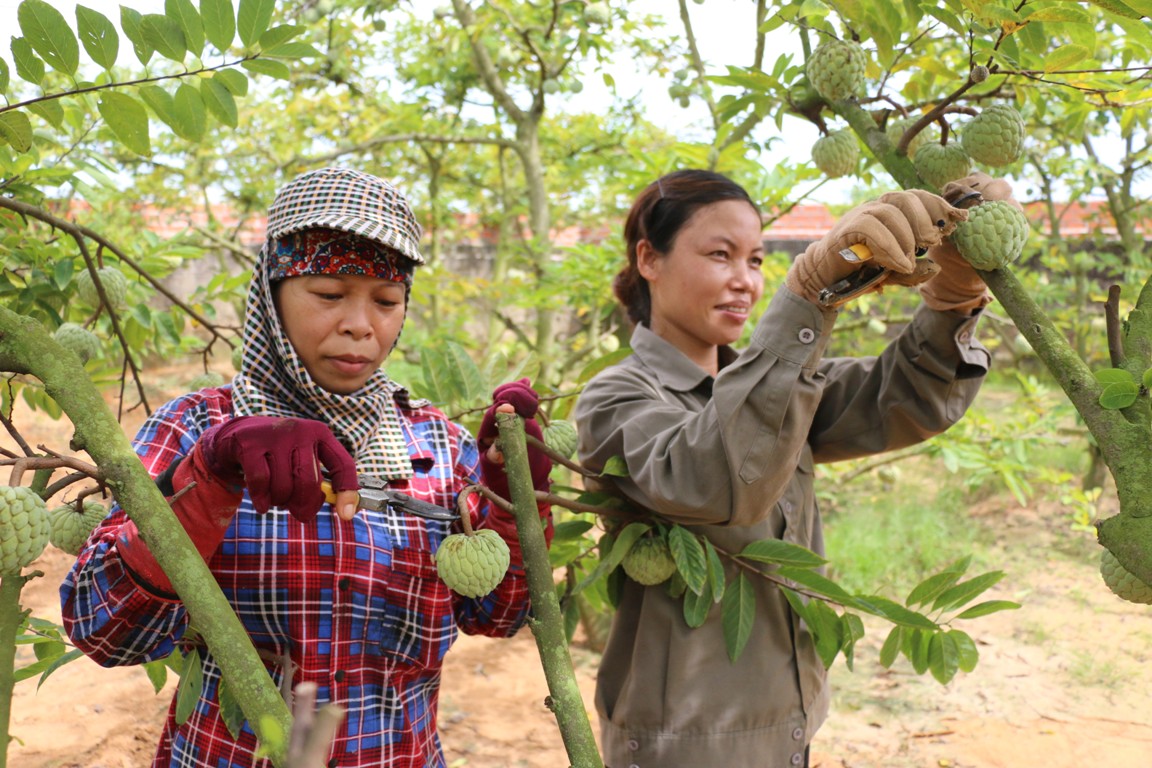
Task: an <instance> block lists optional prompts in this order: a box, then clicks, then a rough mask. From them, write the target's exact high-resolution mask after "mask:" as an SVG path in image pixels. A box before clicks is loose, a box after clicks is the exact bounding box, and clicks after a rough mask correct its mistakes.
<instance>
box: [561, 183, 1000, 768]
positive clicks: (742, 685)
mask: <svg viewBox="0 0 1152 768" xmlns="http://www.w3.org/2000/svg"><path fill="white" fill-rule="evenodd" d="M962 183H963V184H965V185H967V186H968V187H972V188H975V189H976V190H977V191H980V192H983V193H984V194H985V196H986V197H992V198H997V197H998V198H1008V197H1010V189H1008V187H1007V184H1005V183H1004V182H1001V181H994V180H992V179H990V178H988V177H987V176H983V175H977V176H973V177H969V178H968V179H965V180H964V181H963V182H962ZM965 216H966V212H965V211H962V210H960V209H957V208H954V207H952V206H951V205H949V204H948V203H947V202H946V201H945V200H944V199H943V198H941V197H938V196H936V195H932V194H929V193H927V192H922V191H917V190H913V191H906V192H894V193H889V194H886V195H884V196H882V197H881V198H880V199H879V200H877V201H874V202H869V203H865V204H863V205H860V206H858V207H856V208H854V209H852V210H851V211H849V212H848V213H847V214H845V215H844V216H843V217H842V218H841V219H840V221H839V222H837V224H836V225H835V227H834V228H833V229H832V231H831V232H829V234H828V235H827V236H825V237H824V238H823V239H821V240H820V241H818V242H816V243H813V244H812V245H811V246H810V247H809V248H808V249H807V250H806V251H805V252H804V253H803V254H801V255H800V256H799V257H797V259H796V261H795V263H794V264H793V266H792V267H791V269H790V271H789V272H788V275H787V277H786V279H785V284H784V285H783V286H781V287H780V288H779V289H778V290H777V291H776V292H775V294H774V296H773V297H772V299H771V301H770V302H769V304H768V306H767V308H766V310H765V311H764V314H763V315H762V316H761V317H760V318H759V320H758V321H757V322H756V326H755V329H754V331H753V333H752V336H751V340H750V343H749V346H748V348H747V349H745V350H742V351H739V352H737V351H735V350H733V349H732V348H731V346H729V345H731V344H733V343H735V342H736V341H737V340H738V339H739V338H740V336H741V333H742V331H743V329H744V326H745V323H746V322H748V320H749V319H750V313H751V311H752V308H753V307H754V306H755V305H756V302H757V300H758V299H760V298H761V296H762V294H763V291H764V276H763V274H762V273H761V270H760V267H761V262H762V260H763V244H762V223H761V217H760V213H759V211H758V210H757V208H756V205H755V204H754V203H753V202H752V200H751V199H750V198H749V196H748V194H747V193H746V192H745V191H744V190H743V189H742V188H741V187H740V186H739V185H737V184H735V183H734V182H732V181H731V180H729V179H727V178H726V177H724V176H721V175H719V174H715V173H711V172H708V171H696V170H688V171H678V172H675V173H672V174H668V175H666V176H663V177H662V178H660V179H659V180H657V181H656V182H653V183H652V184H651V185H649V186H648V187H647V188H646V189H645V190H644V191H643V192H642V193H641V194H640V196H639V197H638V198H637V200H636V201H635V203H634V204H633V206H632V209H631V211H630V213H629V215H628V218H627V221H626V223H625V228H624V235H625V240H626V241H627V248H628V251H627V256H628V262H627V264H626V266H625V267H624V268H623V269H622V270H621V272H620V273H619V274H618V275H617V277H616V280H615V284H614V290H615V293H616V296H617V298H618V299H619V300H620V302H621V303H622V304H623V305H624V307H625V308H626V309H627V311H628V315H629V317H630V319H631V320H632V322H633V323H634V324H635V330H634V333H633V335H632V342H631V344H632V355H631V356H630V357H628V358H626V359H625V360H623V361H622V362H621V363H619V364H617V365H615V366H613V367H611V368H609V369H607V370H605V371H604V372H602V373H601V374H599V375H598V376H596V377H595V378H594V379H593V380H592V381H591V382H589V384H588V385H587V387H586V388H585V389H584V392H583V394H582V395H581V396H580V399H579V402H578V404H577V406H576V412H575V418H576V421H577V424H578V428H579V432H580V449H579V451H580V458H581V461H582V462H583V463H584V464H585V465H586V466H587V467H588V468H589V469H591V470H594V471H599V470H600V469H602V468H603V467H604V465H605V463H606V462H607V461H608V460H609V459H610V458H612V457H615V456H620V457H623V459H624V460H625V462H626V463H627V466H628V471H629V474H628V476H627V477H623V478H611V479H610V484H609V488H608V490H611V491H613V492H615V493H618V494H620V495H622V496H624V497H626V499H627V500H628V502H629V503H630V504H631V506H632V507H634V508H639V509H641V510H647V511H649V512H651V513H654V514H655V515H658V516H659V517H660V518H662V519H664V520H666V521H671V522H675V523H680V524H682V525H685V526H689V528H690V530H692V531H693V532H695V533H698V534H701V535H703V536H706V537H708V538H709V539H710V540H711V541H712V542H713V543H714V544H715V545H716V546H717V547H719V548H720V549H723V550H726V551H737V552H738V551H740V550H741V549H742V548H743V546H744V545H745V544H747V543H748V542H751V541H755V540H757V539H764V538H778V539H783V540H785V541H788V542H792V543H795V544H799V545H801V546H805V547H808V548H810V549H812V550H815V551H816V552H822V551H823V547H824V542H823V536H822V533H821V523H820V515H819V511H818V510H817V507H816V496H815V493H814V491H813V487H812V480H813V465H814V463H816V462H822V461H835V460H839V459H847V458H852V457H856V456H864V455H868V454H874V453H879V452H882V451H889V450H893V449H896V448H901V447H903V446H907V445H911V444H914V443H917V442H920V441H922V440H925V439H927V438H929V437H931V436H933V435H936V434H939V433H940V432H943V431H944V430H945V429H947V428H948V427H949V426H951V425H952V424H953V423H955V422H956V421H957V420H958V419H959V418H960V416H961V415H962V414H963V413H964V411H965V409H966V408H967V407H968V405H969V404H970V403H971V402H972V400H973V398H974V397H975V395H976V392H977V390H978V388H979V387H980V384H981V382H982V381H983V377H984V375H985V374H986V372H987V370H988V362H989V356H988V353H987V351H986V350H985V349H984V348H983V347H982V346H981V345H980V344H979V343H978V342H977V341H976V340H975V339H974V336H973V329H974V327H975V325H976V320H977V316H978V315H979V312H980V310H981V308H983V306H984V305H985V304H986V303H987V302H988V301H989V298H988V296H987V291H986V288H985V286H984V284H983V282H982V281H981V280H980V279H979V277H978V276H977V274H976V273H975V272H974V271H973V270H972V269H971V268H970V267H969V266H968V265H967V263H966V262H964V260H963V259H962V258H960V256H959V255H958V254H957V253H956V251H955V249H954V247H952V246H951V244H950V243H949V242H948V241H946V240H945V239H944V238H945V236H946V235H948V234H949V233H951V231H952V230H953V229H954V227H955V225H956V223H957V222H958V221H961V220H963V219H964V218H965ZM861 244H862V245H864V246H866V247H867V249H868V252H867V255H869V256H871V259H872V262H871V264H870V265H869V266H870V267H871V266H873V265H878V266H881V267H884V268H885V270H886V271H885V273H884V274H885V278H883V282H885V283H886V284H889V285H891V284H893V283H898V284H903V285H916V284H918V286H919V288H918V289H919V291H920V294H921V295H922V297H923V304H922V306H920V307H919V308H918V309H917V311H916V312H915V315H914V318H913V319H912V321H911V323H909V324H908V326H907V327H906V328H905V329H904V330H903V332H902V333H901V334H900V336H899V338H897V339H896V340H894V341H893V342H892V343H891V344H890V345H889V346H888V348H887V349H886V350H884V352H883V353H882V354H881V355H879V356H877V357H860V358H825V357H824V350H825V347H826V345H827V342H828V338H829V335H830V332H831V329H832V325H833V323H834V321H835V318H836V315H837V310H836V308H835V307H836V305H837V303H838V300H837V299H836V298H835V297H834V296H832V295H830V294H829V293H828V292H827V291H826V289H827V288H828V287H829V286H835V285H837V284H840V285H844V284H845V281H847V283H849V284H851V283H852V281H853V278H854V277H856V275H855V274H854V273H855V272H856V271H857V270H858V269H860V267H861V266H862V262H861V261H859V260H855V259H854V258H853V254H852V252H851V251H847V249H849V248H850V247H851V246H859V245H861ZM924 249H928V256H929V258H930V261H929V259H917V258H916V255H917V252H920V253H923V251H924ZM855 250H856V252H857V253H859V252H860V251H861V249H859V248H856V249H855ZM846 251H847V252H846ZM855 258H856V259H858V258H859V257H858V255H857V256H856V257H855ZM754 581H756V582H758V583H756V584H755V587H754V589H755V590H756V600H757V610H756V618H755V626H754V628H753V631H752V635H751V639H750V640H749V641H748V644H747V646H746V647H745V649H744V651H743V653H742V654H741V655H740V657H739V659H738V660H737V661H736V662H732V661H730V660H729V658H728V655H727V653H726V652H725V643H724V636H723V628H722V625H721V617H720V610H719V606H713V608H712V610H711V613H710V614H709V616H708V619H707V621H706V622H705V624H704V625H703V626H701V627H699V628H696V629H692V628H689V627H688V625H687V624H686V623H685V621H684V618H683V611H682V607H681V604H680V599H679V598H674V597H671V596H670V595H669V594H668V591H667V589H666V586H665V585H657V586H649V587H645V586H643V585H641V584H639V583H637V582H634V581H631V580H625V582H624V586H623V589H622V594H621V596H620V603H619V607H618V610H617V612H616V615H615V619H614V621H613V626H612V631H611V634H610V637H609V640H608V643H607V647H606V649H605V652H604V656H603V660H602V662H601V666H600V670H599V674H598V682H597V691H596V705H597V709H598V712H599V717H600V722H601V727H602V737H603V738H602V743H603V750H604V755H605V762H606V764H607V765H609V766H612V767H613V768H702V767H706V766H725V768H744V767H750V766H757V767H758V768H776V767H777V766H794V765H804V764H806V763H807V759H808V745H809V743H810V742H811V739H812V737H813V735H814V734H815V732H816V730H817V729H818V728H819V726H820V724H821V723H822V722H823V720H824V718H825V716H826V713H827V710H828V690H827V687H826V685H825V670H824V667H823V665H822V664H821V662H820V660H819V658H818V657H817V655H816V652H815V649H814V648H813V644H812V639H811V637H810V636H809V634H808V632H807V631H806V629H805V627H804V626H803V625H802V624H801V623H800V621H799V620H798V618H797V617H796V615H795V614H794V613H793V612H792V610H791V608H790V607H789V605H788V603H787V601H786V599H785V598H784V596H783V594H782V593H781V592H780V590H779V589H777V588H776V587H775V586H774V585H773V584H772V583H770V582H769V581H768V580H766V579H756V580H754Z"/></svg>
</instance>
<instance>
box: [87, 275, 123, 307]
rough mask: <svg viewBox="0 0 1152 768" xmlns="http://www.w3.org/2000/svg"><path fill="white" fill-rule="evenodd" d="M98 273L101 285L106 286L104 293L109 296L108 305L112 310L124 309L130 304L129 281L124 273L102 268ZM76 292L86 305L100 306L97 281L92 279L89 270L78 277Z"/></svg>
mask: <svg viewBox="0 0 1152 768" xmlns="http://www.w3.org/2000/svg"><path fill="white" fill-rule="evenodd" d="M96 272H97V273H98V274H99V276H100V284H101V285H103V286H104V293H105V295H107V296H108V303H109V304H110V305H111V307H112V309H117V310H119V309H123V308H124V307H125V306H126V305H127V303H128V280H127V278H125V277H124V273H123V272H121V271H120V270H118V269H116V268H115V267H100V268H99V269H98V270H96ZM76 292H77V293H78V294H79V295H80V299H81V300H82V301H84V303H85V304H89V305H91V306H93V307H98V306H100V294H99V292H98V291H97V290H96V281H95V280H93V279H92V273H91V272H89V271H88V270H84V271H82V272H81V273H80V274H78V275H76Z"/></svg>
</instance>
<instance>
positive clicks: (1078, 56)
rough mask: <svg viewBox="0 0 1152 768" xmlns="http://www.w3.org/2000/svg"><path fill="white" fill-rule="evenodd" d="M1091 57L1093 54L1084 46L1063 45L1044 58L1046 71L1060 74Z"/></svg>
mask: <svg viewBox="0 0 1152 768" xmlns="http://www.w3.org/2000/svg"><path fill="white" fill-rule="evenodd" d="M1091 55H1092V52H1091V51H1089V50H1088V48H1086V47H1085V46H1083V45H1076V44H1073V43H1070V44H1068V45H1061V46H1059V47H1057V48H1055V49H1053V51H1052V52H1051V53H1049V54H1048V55H1047V56H1045V57H1044V71H1045V72H1060V71H1063V70H1066V69H1069V68H1071V67H1072V65H1073V64H1077V63H1079V62H1081V61H1084V59H1086V58H1088V57H1089V56H1091Z"/></svg>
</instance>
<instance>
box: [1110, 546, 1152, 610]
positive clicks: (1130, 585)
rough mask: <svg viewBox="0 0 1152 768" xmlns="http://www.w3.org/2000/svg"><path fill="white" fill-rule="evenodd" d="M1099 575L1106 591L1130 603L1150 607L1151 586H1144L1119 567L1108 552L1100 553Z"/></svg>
mask: <svg viewBox="0 0 1152 768" xmlns="http://www.w3.org/2000/svg"><path fill="white" fill-rule="evenodd" d="M1100 575H1101V576H1103V577H1104V583H1105V584H1107V585H1108V589H1110V590H1112V591H1113V592H1115V593H1116V594H1117V595H1118V596H1119V597H1122V598H1124V599H1125V600H1127V601H1128V602H1130V603H1143V604H1144V605H1152V585H1149V584H1145V583H1144V582H1142V581H1140V579H1138V578H1136V575H1135V574H1133V573H1132V572H1130V571H1129V570H1128V569H1127V568H1125V567H1124V566H1122V565H1120V561H1119V560H1117V559H1116V555H1114V554H1112V553H1111V552H1109V551H1108V550H1106V549H1105V550H1104V551H1103V552H1101V553H1100Z"/></svg>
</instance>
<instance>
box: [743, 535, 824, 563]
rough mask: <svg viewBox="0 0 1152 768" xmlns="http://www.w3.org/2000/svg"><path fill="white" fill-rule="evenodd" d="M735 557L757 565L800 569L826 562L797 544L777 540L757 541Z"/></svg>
mask: <svg viewBox="0 0 1152 768" xmlns="http://www.w3.org/2000/svg"><path fill="white" fill-rule="evenodd" d="M737 557H742V558H744V559H745V560H755V561H756V562H759V563H775V564H777V565H793V566H797V567H800V568H818V567H819V566H821V565H824V564H825V563H827V562H828V561H827V560H825V559H824V558H823V557H821V556H820V555H818V554H816V553H815V552H813V551H812V550H810V549H805V548H804V547H801V546H799V545H798V544H790V543H789V542H787V541H781V540H779V539H758V540H757V541H753V542H752V543H751V544H749V545H748V546H746V547H744V549H743V550H742V551H741V552H740V554H739V555H737Z"/></svg>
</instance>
